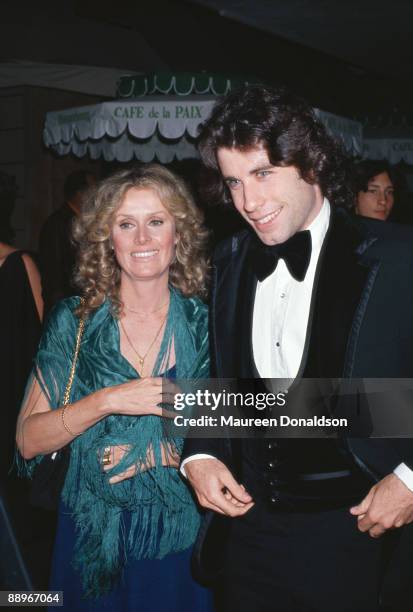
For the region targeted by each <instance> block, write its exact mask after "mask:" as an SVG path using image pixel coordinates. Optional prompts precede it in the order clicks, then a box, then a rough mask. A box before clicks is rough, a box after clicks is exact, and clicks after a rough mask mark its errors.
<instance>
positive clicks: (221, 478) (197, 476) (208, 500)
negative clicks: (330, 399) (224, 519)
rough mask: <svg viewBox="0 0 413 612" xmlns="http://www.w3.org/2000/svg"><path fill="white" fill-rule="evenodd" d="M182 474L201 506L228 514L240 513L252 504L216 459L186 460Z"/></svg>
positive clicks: (243, 512)
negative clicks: (185, 476) (186, 478)
mask: <svg viewBox="0 0 413 612" xmlns="http://www.w3.org/2000/svg"><path fill="white" fill-rule="evenodd" d="M185 473H186V475H187V477H188V480H189V482H190V483H191V485H192V487H193V488H194V490H195V493H196V495H197V498H198V501H199V503H200V504H201V506H203V507H204V508H209V509H210V510H214V511H215V512H218V513H219V514H226V515H228V516H241V515H242V514H245V513H246V512H248V510H250V509H251V508H252V506H253V505H254V502H253V501H252V497H251V495H249V494H248V493H247V492H246V490H245V488H244V487H243V485H240V484H238V483H237V481H236V480H234V478H233V476H232V474H231V472H230V471H229V469H228V468H227V467H226V465H224V464H223V463H222V461H219V460H218V459H194V460H193V461H188V462H187V463H185Z"/></svg>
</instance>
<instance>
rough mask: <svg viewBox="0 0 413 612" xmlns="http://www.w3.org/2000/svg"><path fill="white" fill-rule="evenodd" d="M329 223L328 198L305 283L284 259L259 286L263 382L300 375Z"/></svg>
mask: <svg viewBox="0 0 413 612" xmlns="http://www.w3.org/2000/svg"><path fill="white" fill-rule="evenodd" d="M329 222H330V204H329V202H328V200H327V199H326V198H324V202H323V205H322V207H321V210H320V212H319V213H318V215H317V217H316V218H315V219H314V221H313V222H312V223H311V224H310V226H309V227H308V228H307V229H308V230H309V231H310V234H311V244H312V249H311V259H310V263H309V266H308V269H307V272H306V275H305V278H304V280H303V281H301V282H300V281H297V280H295V278H293V277H292V276H291V274H290V272H289V271H288V268H287V266H286V265H285V262H284V260H283V259H280V260H279V261H278V264H277V267H276V269H275V270H274V272H273V273H272V274H270V275H269V276H268V277H267V278H266V279H265V280H263V281H262V282H258V283H257V289H256V294H255V301H254V313H253V324H252V349H253V354H254V361H255V365H256V367H257V370H258V373H259V374H260V376H261V377H262V378H284V379H286V378H287V379H288V378H290V379H293V378H295V377H296V376H297V374H298V371H299V368H300V364H301V360H302V357H303V352H304V345H305V339H306V336H307V327H308V318H309V314H310V305H311V296H312V291H313V286H314V276H315V272H316V268H317V263H318V259H319V256H320V252H321V247H322V246H323V242H324V238H325V236H326V233H327V230H328V226H329ZM268 329H270V333H268ZM206 458H211V455H207V454H204V453H202V454H201V453H199V454H195V455H191V456H190V457H187V458H186V459H185V460H184V461H183V462H182V465H181V472H182V474H183V475H184V476H185V469H184V466H185V464H186V463H188V462H189V461H192V460H194V459H206ZM394 473H395V474H396V475H397V476H398V477H399V478H400V480H401V481H402V482H403V483H404V484H405V485H406V486H407V487H408V488H409V489H410V490H411V491H413V471H412V470H411V469H410V468H408V467H407V465H406V464H404V463H401V464H400V465H398V466H397V468H396V469H395V470H394Z"/></svg>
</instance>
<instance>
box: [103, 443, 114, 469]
mask: <svg viewBox="0 0 413 612" xmlns="http://www.w3.org/2000/svg"><path fill="white" fill-rule="evenodd" d="M111 450H112V449H111V448H110V446H108V447H106V448H105V450H104V451H103V457H102V465H110V463H112V459H111Z"/></svg>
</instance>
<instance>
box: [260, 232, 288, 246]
mask: <svg viewBox="0 0 413 612" xmlns="http://www.w3.org/2000/svg"><path fill="white" fill-rule="evenodd" d="M255 233H256V234H257V237H258V238H259V239H260V240H261V242H263V243H264V244H266V245H267V246H273V245H274V244H281V243H283V242H285V241H286V240H287V238H285V237H283V236H282V235H279V234H275V233H274V232H272V233H270V232H268V233H265V232H257V231H256V232H255Z"/></svg>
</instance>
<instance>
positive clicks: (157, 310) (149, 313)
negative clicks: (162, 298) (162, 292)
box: [123, 295, 169, 317]
mask: <svg viewBox="0 0 413 612" xmlns="http://www.w3.org/2000/svg"><path fill="white" fill-rule="evenodd" d="M168 302H169V295H168V299H167V300H166V302H164V303H163V304H162V306H159V308H156V309H155V310H151V312H142V311H140V310H133V309H132V308H129V306H127V305H126V304H123V305H124V306H125V308H126V310H129V312H133V313H134V314H138V315H141V316H144V317H147V316H149V315H151V314H154V313H155V312H159V311H160V310H162V308H164V307H165V306H166V305H167V303H168Z"/></svg>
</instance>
